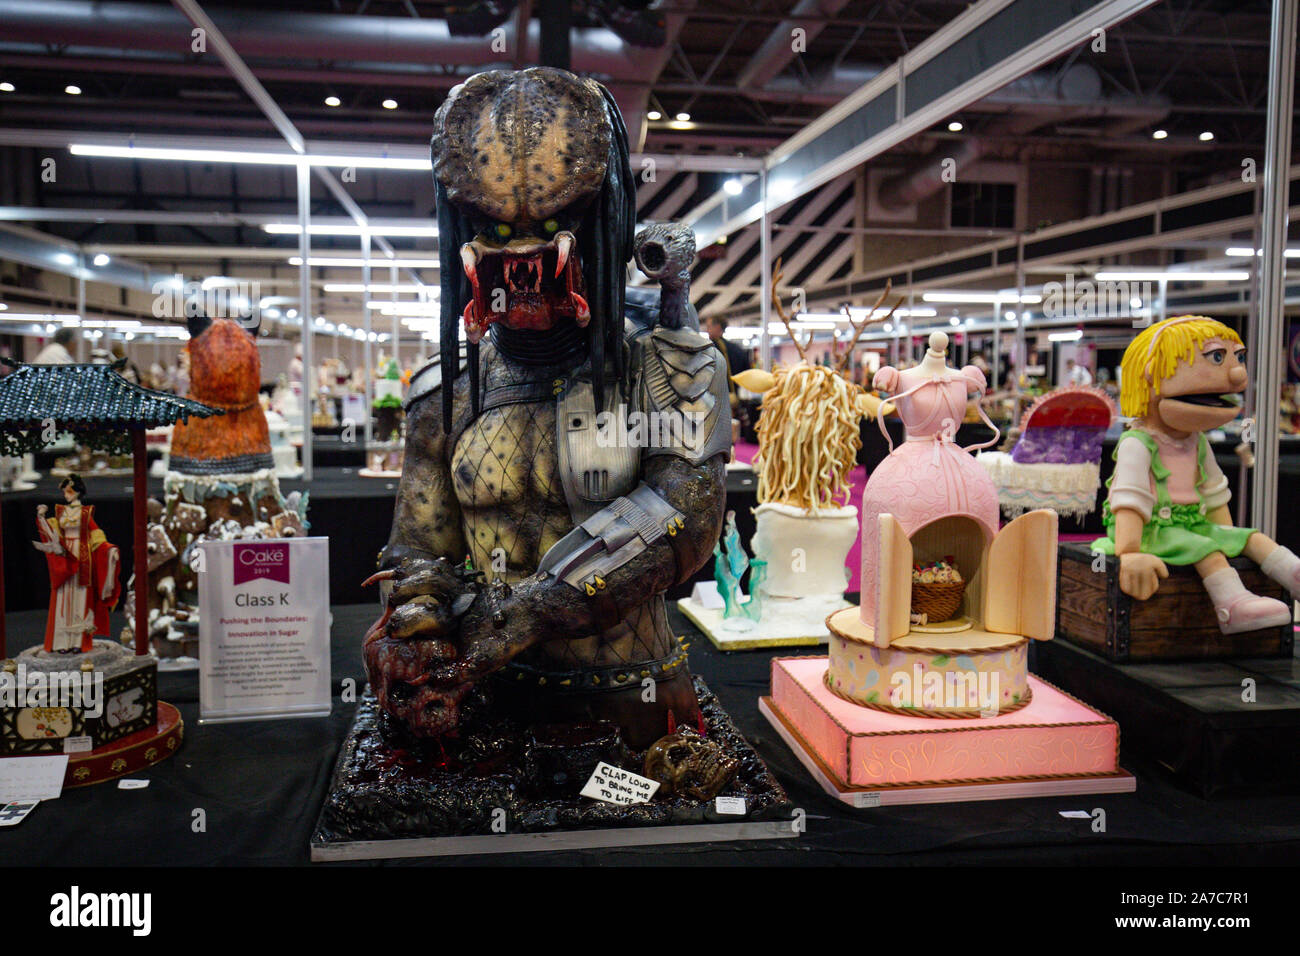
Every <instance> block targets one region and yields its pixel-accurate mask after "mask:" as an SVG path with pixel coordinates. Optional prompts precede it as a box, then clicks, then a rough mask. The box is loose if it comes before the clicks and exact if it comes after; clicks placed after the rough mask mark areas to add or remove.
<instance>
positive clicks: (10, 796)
mask: <svg viewBox="0 0 1300 956" xmlns="http://www.w3.org/2000/svg"><path fill="white" fill-rule="evenodd" d="M67 772H68V756H67V754H62V755H60V756H57V757H5V758H4V759H3V760H0V803H22V802H25V801H29V800H57V799H58V798H59V794H61V793H63V776H64V774H66V773H67Z"/></svg>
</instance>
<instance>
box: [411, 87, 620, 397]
mask: <svg viewBox="0 0 1300 956" xmlns="http://www.w3.org/2000/svg"><path fill="white" fill-rule="evenodd" d="M434 123H435V128H434V134H433V140H432V156H433V166H434V179H435V181H436V187H437V204H438V231H439V246H440V256H441V283H442V290H441V291H442V297H441V300H440V301H441V316H442V323H441V353H442V367H443V370H444V381H446V382H450V380H451V379H452V378H453V377H454V375H455V372H454V371H450V370H457V369H459V351H460V335H459V328H458V326H459V325H460V324H463V325H464V328H465V336H466V339H467V340H468V342H469V347H468V359H469V361H468V368H469V373H470V378H471V385H475V386H476V385H477V375H478V361H477V350H478V343H479V342H480V341H481V339H482V338H483V336H484V335H485V334H490V335H491V336H492V338H493V342H494V344H496V345H497V346H498V348H499V349H500V351H501V352H502V353H503V354H504V355H505V356H506V357H507V358H508V359H513V360H516V361H524V362H529V361H533V362H535V363H536V364H552V363H554V362H556V361H557V360H564V361H568V360H580V359H581V358H582V357H583V356H584V355H585V356H590V358H591V361H592V367H593V368H594V369H598V370H601V371H602V372H603V369H604V368H605V363H606V360H607V359H609V360H611V361H612V362H613V364H614V374H615V376H616V377H617V378H619V379H622V378H623V376H624V375H625V374H626V369H625V368H624V362H623V359H624V357H623V354H622V331H623V296H624V293H623V286H624V274H625V273H624V270H625V267H626V264H627V262H628V260H629V258H630V257H631V252H632V236H633V230H634V226H635V217H636V199H635V189H634V185H633V181H632V173H631V169H630V167H629V165H628V146H627V132H626V130H625V129H624V127H623V120H622V117H621V116H620V115H619V112H618V107H617V106H616V105H615V104H614V101H613V99H612V98H611V97H610V95H609V92H608V91H607V90H606V89H605V88H604V87H603V86H601V85H600V84H599V83H597V82H595V81H594V80H588V79H579V78H578V77H576V76H574V75H573V74H572V73H567V72H565V71H564V70H557V69H551V68H549V67H535V68H533V69H528V70H519V71H509V70H494V71H491V72H487V73H479V74H477V75H475V76H472V77H470V78H469V79H468V80H466V81H465V82H464V83H462V84H460V85H459V86H457V87H455V88H454V89H452V91H451V92H450V93H449V94H448V96H447V99H446V100H445V101H444V102H443V104H442V106H441V107H440V108H439V109H438V113H437V115H436V117H435V120H434ZM602 377H603V376H602V374H600V373H598V374H596V375H595V376H594V379H595V382H594V383H593V384H594V386H595V389H596V392H597V398H598V399H599V397H600V396H601V394H602V391H603V390H602V384H603V382H602ZM471 393H472V394H473V396H474V401H475V403H476V408H475V410H476V411H477V401H478V389H477V387H474V388H472V389H471ZM451 394H452V390H451V388H449V387H448V388H444V389H443V415H444V419H445V420H446V421H448V422H450V419H451Z"/></svg>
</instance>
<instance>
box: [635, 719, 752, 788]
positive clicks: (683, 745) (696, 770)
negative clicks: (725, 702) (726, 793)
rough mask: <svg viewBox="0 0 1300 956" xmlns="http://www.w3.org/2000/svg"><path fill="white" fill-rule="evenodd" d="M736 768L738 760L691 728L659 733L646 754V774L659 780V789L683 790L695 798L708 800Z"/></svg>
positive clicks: (738, 765)
mask: <svg viewBox="0 0 1300 956" xmlns="http://www.w3.org/2000/svg"><path fill="white" fill-rule="evenodd" d="M739 769H740V762H739V761H737V760H736V759H734V758H732V757H728V756H727V755H726V754H725V753H724V752H723V750H722V748H721V747H719V746H718V745H717V744H715V743H714V742H713V741H712V740H709V739H708V738H707V737H703V736H701V735H700V734H699V733H697V732H696V731H694V730H679V731H677V732H676V733H674V734H669V735H668V736H667V737H661V738H660V739H659V740H657V741H655V742H654V743H653V744H651V745H650V749H649V750H647V751H646V755H645V775H646V776H647V777H649V778H650V779H651V780H658V781H659V783H660V785H661V789H660V792H661V793H663V794H664V795H665V796H670V797H671V796H675V795H678V794H685V795H686V796H690V797H694V798H695V799H696V800H711V799H713V798H714V797H716V796H717V795H718V794H719V793H720V792H721V791H722V788H723V787H725V786H726V785H727V784H728V783H730V782H731V778H732V777H734V776H735V775H736V771H738V770H739Z"/></svg>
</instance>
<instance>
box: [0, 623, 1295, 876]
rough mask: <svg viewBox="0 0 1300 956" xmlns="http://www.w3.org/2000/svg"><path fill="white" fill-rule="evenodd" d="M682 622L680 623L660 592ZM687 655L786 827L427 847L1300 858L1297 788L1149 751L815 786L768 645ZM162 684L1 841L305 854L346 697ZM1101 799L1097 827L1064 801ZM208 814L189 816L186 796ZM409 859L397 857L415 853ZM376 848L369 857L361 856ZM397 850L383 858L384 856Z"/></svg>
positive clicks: (884, 856) (648, 854) (726, 856)
mask: <svg viewBox="0 0 1300 956" xmlns="http://www.w3.org/2000/svg"><path fill="white" fill-rule="evenodd" d="M374 616H375V608H374V607H373V606H371V605H365V606H351V607H336V608H334V627H333V632H332V648H331V656H332V667H333V678H334V689H335V695H336V696H335V699H336V700H337V699H338V692H339V690H340V688H341V685H342V682H343V680H344V679H345V678H351V679H353V680H355V681H358V682H360V680H361V678H362V669H361V664H360V656H359V652H358V645H359V643H360V639H361V635H362V633H363V631H364V629H365V628H366V626H367V625H368V624H369V623H370V622H371V621H372V620H373V618H374ZM672 622H673V626H674V627H675V628H676V630H677V631H678V632H679V633H683V634H690V633H692V631H693V629H692V628H691V627H690V626H689V625H688V624H686V623H685V621H684V619H683V618H682V617H681V616H680V615H679V614H678V613H677V612H676V610H675V609H674V610H673V611H672ZM9 625H10V635H11V640H12V641H13V646H14V649H15V650H16V649H18V648H19V647H21V646H24V645H27V644H32V643H35V642H36V640H37V637H38V636H39V633H40V629H41V627H42V616H41V615H40V614H38V613H34V612H26V613H21V614H12V615H10V617H9ZM691 645H692V646H691V649H690V660H691V667H692V668H693V669H694V670H695V671H696V672H697V673H698V674H700V675H701V676H703V677H704V679H705V680H706V681H707V682H708V684H709V686H710V687H712V688H713V690H714V691H715V692H716V693H717V694H718V696H719V698H721V700H722V702H723V704H725V705H726V707H727V708H728V710H729V712H730V713H731V716H732V718H733V719H734V720H735V722H736V724H737V725H738V726H739V727H740V729H741V730H742V731H743V732H744V733H745V734H746V736H747V737H748V738H749V740H750V741H751V742H752V743H753V744H754V745H755V747H756V748H757V749H758V752H759V753H760V754H761V755H762V757H763V759H764V760H766V761H767V762H768V765H769V766H770V767H771V768H772V770H773V772H774V773H775V774H776V776H777V778H778V779H779V780H780V781H781V783H782V784H783V785H784V786H785V787H786V789H787V791H788V792H789V795H790V798H791V800H792V802H793V803H794V805H795V806H796V807H799V808H802V809H803V810H805V812H806V814H807V832H805V833H804V834H802V835H801V836H800V837H799V838H797V839H789V840H772V841H755V842H750V843H736V844H704V845H695V846H691V845H684V846H680V847H643V848H627V849H606V850H582V851H572V852H564V853H527V854H520V855H514V856H503V857H496V856H485V857H474V858H470V859H469V860H466V858H450V859H443V860H431V861H427V862H430V863H433V864H435V865H447V866H456V865H459V864H461V863H463V862H471V861H472V862H474V863H480V864H484V865H514V866H524V865H544V864H548V863H556V862H562V863H569V864H574V863H577V864H582V865H601V864H620V863H621V864H644V865H655V864H663V863H670V864H671V863H677V864H721V865H728V864H729V865H746V866H763V865H803V864H882V865H889V866H914V865H953V864H961V865H965V864H981V865H982V864H1015V865H1020V864H1033V863H1041V864H1060V865H1092V864H1115V863H1121V864H1128V863H1134V864H1143V865H1148V866H1151V865H1165V864H1241V863H1245V862H1249V863H1250V865H1252V866H1259V865H1266V864H1270V863H1294V862H1295V861H1296V860H1297V859H1298V858H1300V799H1297V798H1295V797H1268V798H1265V797H1254V798H1243V797H1239V798H1233V799H1221V800H1216V801H1214V802H1208V801H1205V800H1202V799H1200V798H1198V797H1195V796H1192V795H1191V794H1189V793H1187V792H1184V791H1182V790H1180V789H1178V788H1177V787H1175V786H1174V785H1172V784H1171V783H1170V781H1169V780H1168V778H1167V776H1166V775H1165V774H1164V772H1163V771H1162V770H1161V769H1160V768H1159V767H1154V766H1147V765H1144V764H1142V763H1141V762H1139V761H1136V760H1134V759H1133V758H1132V757H1131V756H1128V755H1124V756H1122V763H1123V765H1124V766H1125V767H1126V769H1128V770H1130V771H1133V772H1135V773H1136V774H1137V775H1138V789H1137V792H1136V793H1131V794H1116V795H1103V796H1095V795H1094V796H1079V797H1044V798H1036V799H1030V800H1006V801H990V802H985V803H968V804H949V805H939V806H912V807H890V808H879V809H873V810H852V809H850V808H848V807H846V806H845V805H843V804H841V803H839V802H838V801H836V800H834V799H832V798H831V797H829V796H827V795H826V794H824V793H823V792H822V791H821V789H820V788H819V787H818V786H817V785H816V784H815V783H814V782H813V780H812V778H811V777H809V775H808V774H807V773H806V772H805V771H804V769H803V767H802V766H801V765H800V764H799V763H798V762H797V761H796V759H795V757H794V755H793V754H792V753H791V752H790V751H789V750H788V749H787V748H786V746H785V744H784V743H782V742H781V740H780V739H779V738H778V737H777V736H776V734H775V733H774V732H773V731H772V730H771V728H770V727H769V726H768V725H767V723H766V721H765V720H764V719H763V718H762V717H761V716H760V714H759V712H758V705H757V701H758V698H759V696H761V695H763V694H766V693H767V692H768V674H769V662H770V660H771V658H772V657H774V656H779V653H790V654H793V653H807V652H808V650H809V649H808V648H802V649H795V650H794V651H790V652H778V653H773V652H766V651H748V652H737V653H733V654H730V655H724V654H722V653H721V652H719V651H716V650H715V649H713V647H712V646H711V645H710V644H709V642H708V640H707V639H706V638H704V637H703V636H702V635H699V634H695V635H694V638H693V640H691ZM159 685H160V691H161V696H162V698H163V699H164V700H167V701H170V702H171V703H173V704H175V705H176V706H178V707H179V708H180V711H181V714H182V715H183V717H184V719H185V731H186V733H185V736H186V740H185V744H184V746H183V747H182V748H181V749H180V751H179V752H178V753H177V754H176V755H175V756H174V757H172V758H170V759H169V760H166V761H164V762H162V763H160V764H158V765H156V766H154V767H153V768H151V769H150V770H149V771H148V772H147V773H144V774H141V775H139V776H141V777H144V778H147V779H148V780H149V781H150V784H149V787H148V788H147V789H144V790H119V789H117V788H116V786H115V784H113V783H106V784H100V785H98V786H94V787H89V788H86V789H81V790H69V791H67V792H65V793H64V795H63V796H62V797H61V798H60V799H59V800H57V801H51V802H49V803H46V804H43V805H41V806H39V807H37V808H36V810H35V811H33V813H32V815H31V816H30V817H28V818H27V819H26V820H25V821H23V823H21V824H20V825H19V826H17V827H14V828H11V829H7V830H4V831H0V854H3V857H4V859H6V860H8V861H10V862H22V863H24V864H31V865H42V864H48V865H63V866H85V865H92V866H93V865H127V864H145V865H164V864H166V865H210V864H245V865H264V864H305V863H307V861H308V841H309V839H310V837H311V833H312V829H313V827H314V825H315V821H316V816H317V813H318V812H319V810H320V807H321V803H322V801H323V799H324V797H325V791H326V787H327V786H328V781H329V777H330V774H331V771H332V768H333V763H334V759H335V757H336V755H337V752H338V748H339V745H340V743H341V741H342V740H343V737H344V736H345V734H346V733H347V729H348V726H349V723H350V721H351V717H352V711H353V705H351V704H342V703H336V704H335V706H334V711H333V713H332V714H331V715H330V716H329V717H326V718H316V719H294V720H278V721H262V722H256V723H239V724H213V725H206V726H199V725H198V723H197V717H198V702H197V687H198V683H197V675H196V674H195V673H193V672H191V673H183V674H175V673H171V674H167V673H165V674H161V675H160V680H159ZM1097 807H1100V808H1103V809H1104V810H1105V811H1106V832H1104V833H1095V832H1093V830H1092V828H1091V821H1090V820H1080V819H1067V818H1064V817H1062V816H1061V815H1060V812H1061V811H1063V810H1086V811H1092V810H1093V809H1094V808H1097ZM199 809H201V810H203V811H204V814H205V815H206V822H207V830H206V832H205V833H195V832H194V831H193V830H192V827H191V824H192V821H193V819H194V811H195V810H199ZM414 862H417V861H403V862H402V863H401V864H400V865H412V864H413V863H414ZM371 865H373V864H371ZM390 865H394V864H390Z"/></svg>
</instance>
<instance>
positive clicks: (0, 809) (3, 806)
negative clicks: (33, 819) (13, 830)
mask: <svg viewBox="0 0 1300 956" xmlns="http://www.w3.org/2000/svg"><path fill="white" fill-rule="evenodd" d="M40 802H41V801H39V800H27V801H24V802H22V803H0V827H16V826H18V824H20V823H22V822H23V820H25V819H26V818H27V814H29V813H31V812H32V811H33V810H35V809H36V807H37V805H38V804H40Z"/></svg>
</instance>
